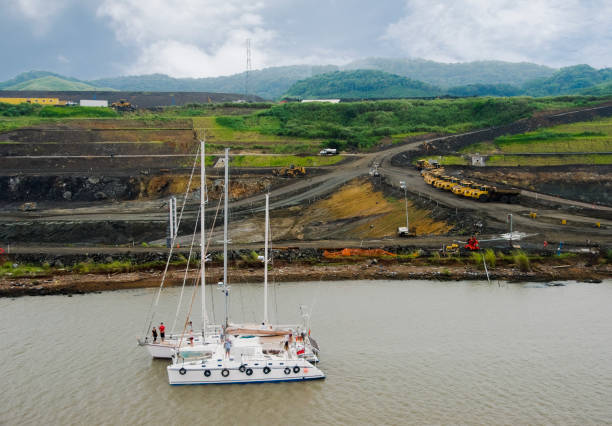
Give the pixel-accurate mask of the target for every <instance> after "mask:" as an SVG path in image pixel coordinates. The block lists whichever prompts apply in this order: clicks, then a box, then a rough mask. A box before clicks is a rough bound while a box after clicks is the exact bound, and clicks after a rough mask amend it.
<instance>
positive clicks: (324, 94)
mask: <svg viewBox="0 0 612 426" xmlns="http://www.w3.org/2000/svg"><path fill="white" fill-rule="evenodd" d="M439 94H441V90H440V89H439V88H438V87H435V86H431V85H429V84H426V83H423V82H421V81H416V80H411V79H409V78H406V77H401V76H399V75H394V74H389V73H386V72H382V71H375V70H357V71H335V72H332V73H328V74H320V75H316V76H314V77H310V78H307V79H305V80H301V81H298V82H297V83H295V84H294V85H293V86H291V88H289V90H287V93H286V94H285V95H286V96H287V97H298V98H309V99H324V98H341V99H376V98H416V97H432V96H437V95H439Z"/></svg>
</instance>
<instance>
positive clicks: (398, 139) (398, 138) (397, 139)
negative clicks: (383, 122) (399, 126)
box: [391, 132, 428, 144]
mask: <svg viewBox="0 0 612 426" xmlns="http://www.w3.org/2000/svg"><path fill="white" fill-rule="evenodd" d="M426 134H428V132H407V133H397V134H395V135H391V143H393V144H396V143H402V142H404V141H405V140H406V139H408V138H415V137H417V136H422V135H426Z"/></svg>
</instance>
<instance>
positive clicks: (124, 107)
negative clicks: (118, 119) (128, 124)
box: [111, 99, 136, 111]
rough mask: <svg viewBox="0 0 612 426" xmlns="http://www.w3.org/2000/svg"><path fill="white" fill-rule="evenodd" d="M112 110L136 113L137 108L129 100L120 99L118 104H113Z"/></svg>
mask: <svg viewBox="0 0 612 426" xmlns="http://www.w3.org/2000/svg"><path fill="white" fill-rule="evenodd" d="M111 108H114V109H115V110H116V111H135V110H136V107H135V106H134V105H132V104H131V103H130V102H129V101H128V100H127V99H119V100H118V101H117V102H113V103H112V104H111Z"/></svg>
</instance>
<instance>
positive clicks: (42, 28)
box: [10, 0, 68, 35]
mask: <svg viewBox="0 0 612 426" xmlns="http://www.w3.org/2000/svg"><path fill="white" fill-rule="evenodd" d="M10 3H12V4H13V6H12V7H11V9H12V10H13V11H14V12H17V13H18V14H20V15H22V16H23V17H25V18H26V19H28V20H29V21H31V22H32V23H33V24H34V25H29V26H28V30H30V31H32V32H33V33H35V34H38V35H42V34H45V33H47V32H48V31H49V30H50V29H52V27H53V23H54V20H53V18H54V17H55V16H57V15H58V13H59V12H60V11H62V10H63V9H64V8H65V7H66V6H67V5H68V1H67V0H53V1H49V0H11V1H10Z"/></svg>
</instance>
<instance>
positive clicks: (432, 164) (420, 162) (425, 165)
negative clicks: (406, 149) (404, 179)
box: [415, 160, 440, 170]
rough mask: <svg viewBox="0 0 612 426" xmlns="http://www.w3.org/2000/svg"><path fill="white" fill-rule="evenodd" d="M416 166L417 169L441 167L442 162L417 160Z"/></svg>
mask: <svg viewBox="0 0 612 426" xmlns="http://www.w3.org/2000/svg"><path fill="white" fill-rule="evenodd" d="M415 167H416V169H417V170H430V169H439V168H440V163H438V162H437V161H436V160H431V161H430V160H417V162H416V165H415Z"/></svg>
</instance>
